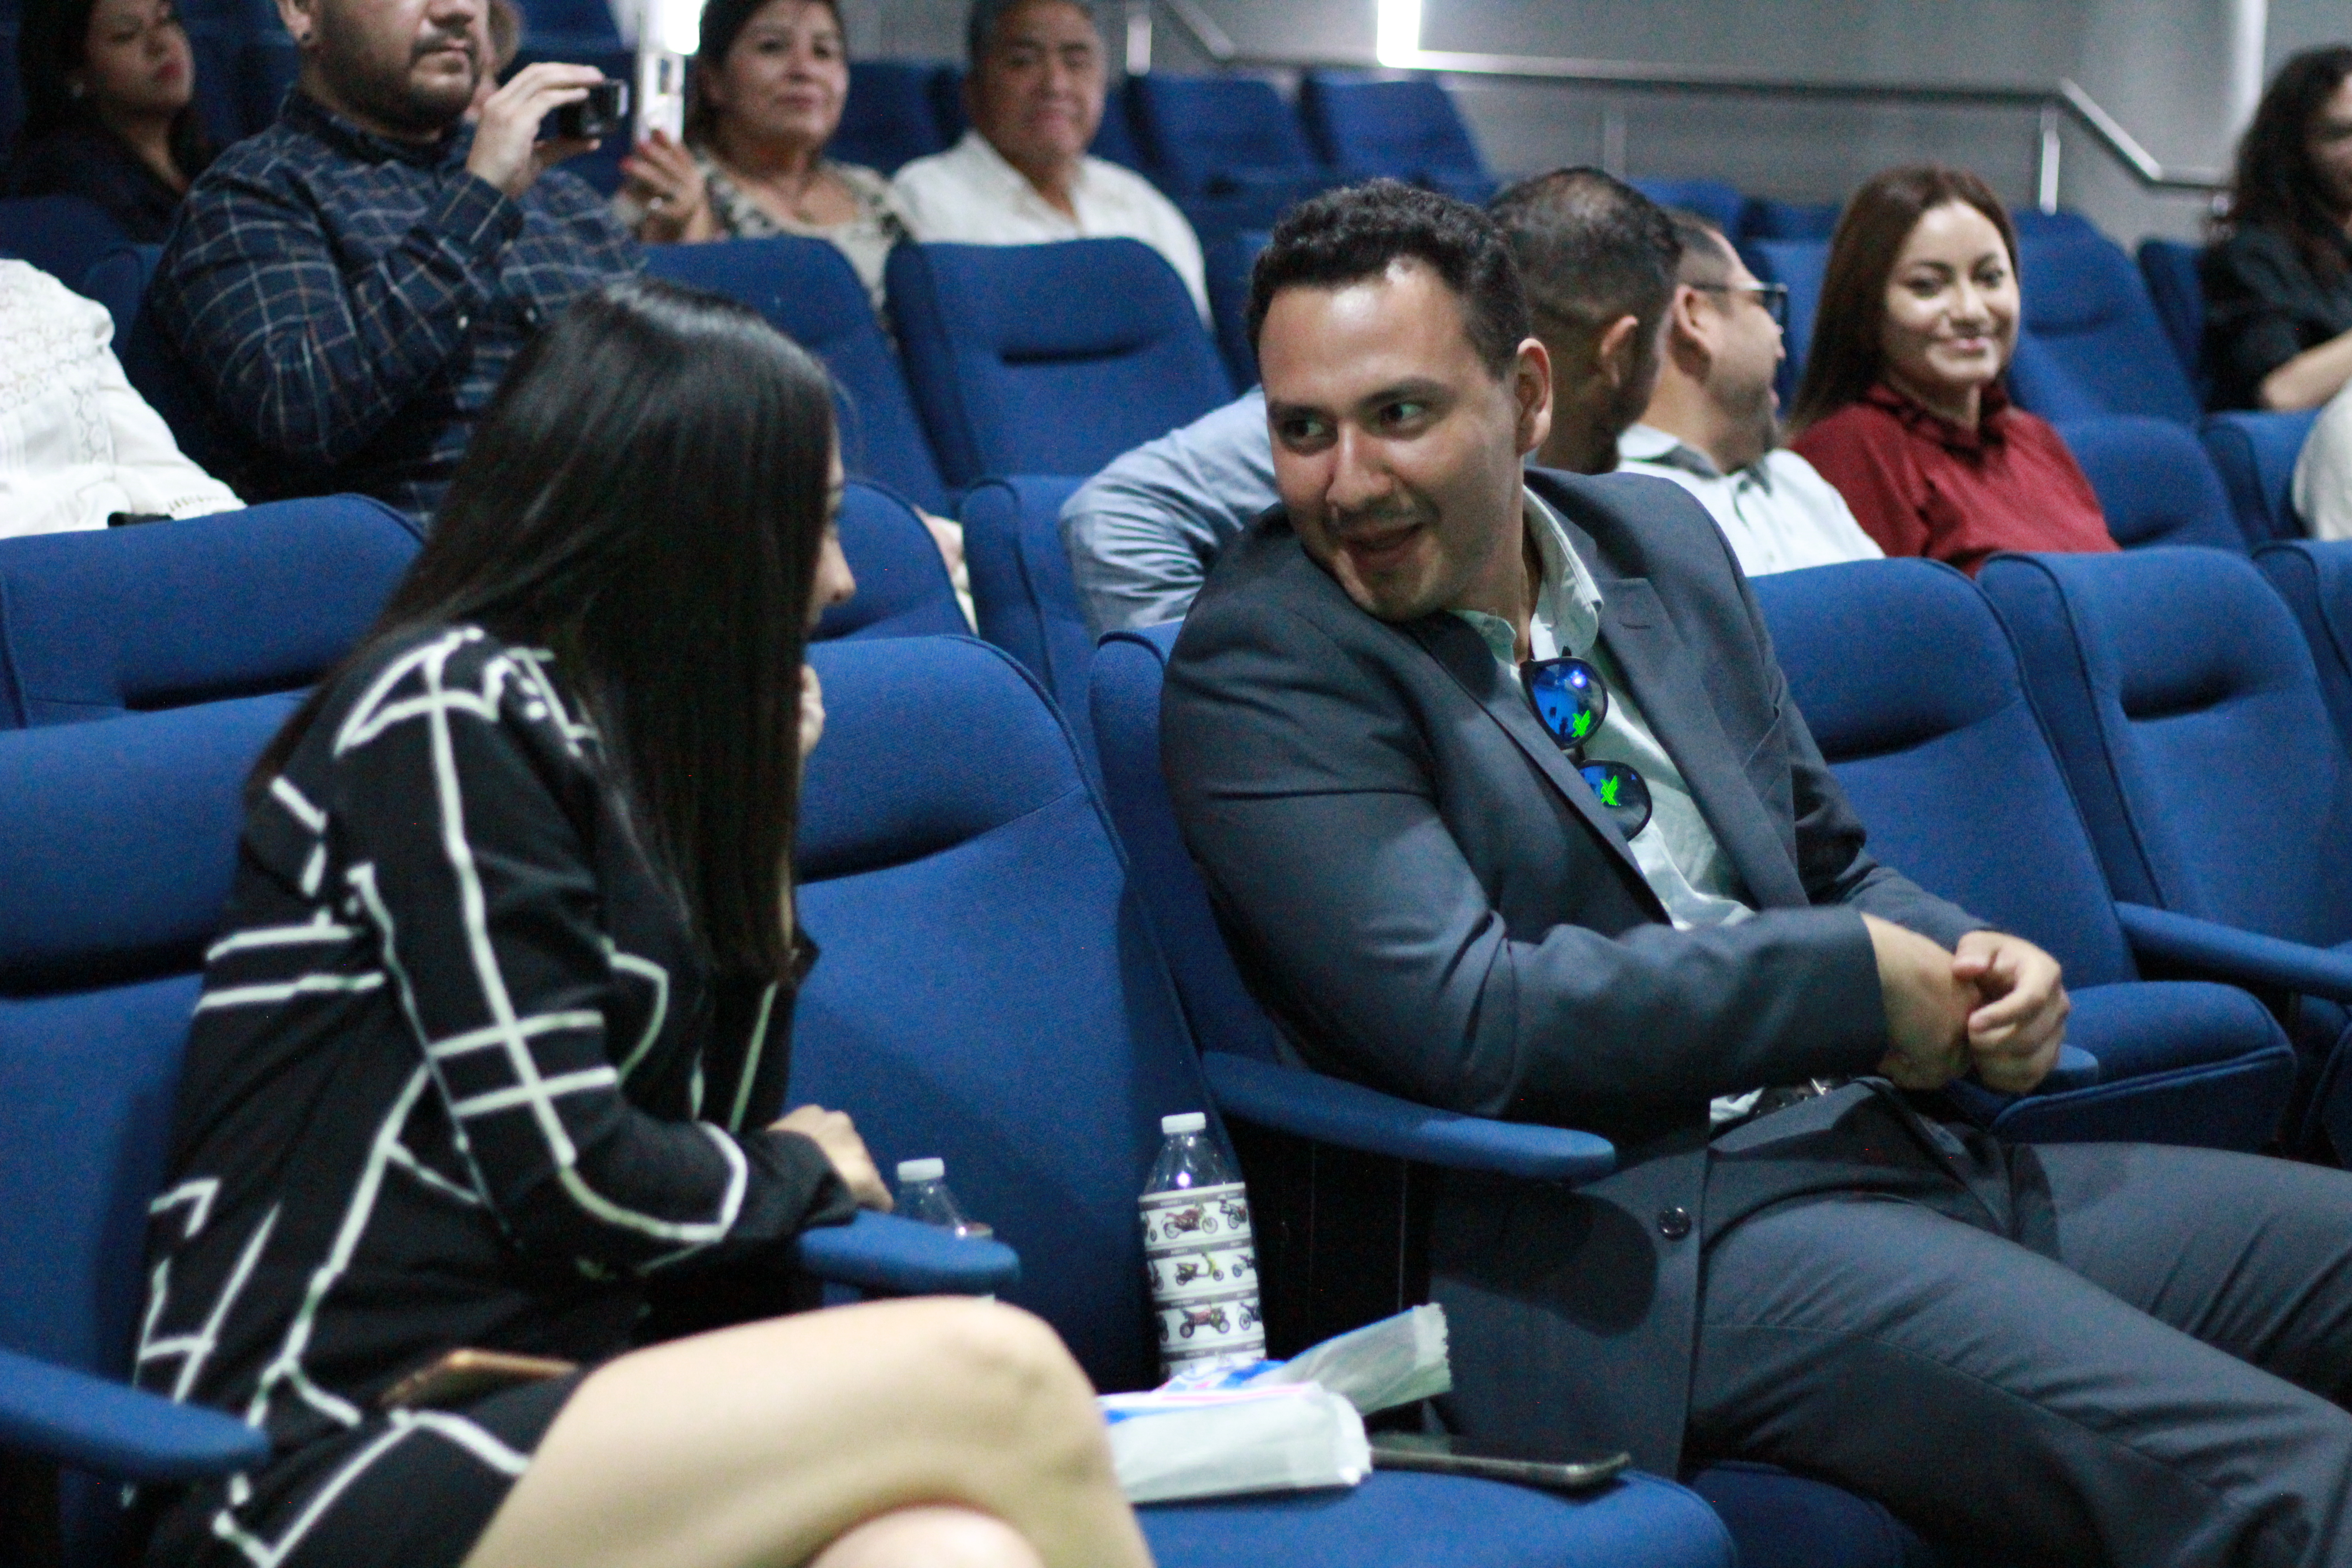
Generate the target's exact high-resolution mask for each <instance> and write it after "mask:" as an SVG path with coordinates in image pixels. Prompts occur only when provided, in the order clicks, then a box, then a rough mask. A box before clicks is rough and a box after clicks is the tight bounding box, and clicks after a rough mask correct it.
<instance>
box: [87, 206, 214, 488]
mask: <svg viewBox="0 0 2352 1568" xmlns="http://www.w3.org/2000/svg"><path fill="white" fill-rule="evenodd" d="M162 257H163V247H162V246H160V245H125V246H121V247H117V248H115V249H113V250H111V251H110V252H108V253H107V254H106V255H105V256H104V257H102V258H100V260H99V262H98V264H97V265H96V266H94V267H92V268H90V269H89V274H88V275H87V276H86V277H84V278H83V279H82V283H81V291H82V292H83V293H84V294H87V295H89V297H90V298H91V299H93V300H97V301H98V302H99V303H100V304H101V305H104V306H105V307H106V309H107V311H108V313H109V314H110V315H111V316H113V318H114V356H115V358H117V359H118V360H121V362H122V374H124V375H125V376H126V377H128V378H129V380H130V382H131V389H132V390H133V391H135V392H137V393H138V394H139V395H140V396H142V397H143V398H145V399H146V400H147V405H148V406H149V407H151V408H152V409H153V410H154V411H155V412H156V413H158V414H160V415H162V416H163V423H164V424H165V425H167V426H170V427H171V431H172V438H173V440H174V441H176V442H177V443H178V444H179V447H180V450H181V452H182V453H183V454H184V455H185V456H186V457H188V458H190V459H192V460H193V461H194V462H195V463H197V464H198V465H199V466H201V467H203V468H208V469H210V470H211V471H212V472H214V473H215V474H231V473H236V472H237V471H238V470H239V468H240V467H241V465H242V464H243V463H244V461H246V448H245V447H243V445H242V444H241V443H240V442H239V441H238V439H237V438H236V437H235V436H233V435H231V434H230V433H229V431H228V430H227V428H226V426H225V425H224V424H223V423H222V422H221V420H220V419H219V417H218V416H216V415H215V413H214V412H213V408H212V405H211V403H210V402H209V401H208V400H207V399H206V397H205V394H204V391H203V390H202V389H201V388H200V387H198V386H197V384H196V383H195V380H194V377H192V376H191V375H190V374H188V371H187V367H186V365H185V363H184V362H183V361H182V360H181V358H180V354H179V351H178V350H176V349H174V348H173V346H172V343H171V341H170V340H169V339H167V338H166V337H164V336H163V329H162V328H160V327H159V326H157V325H156V324H155V318H154V316H153V314H152V312H151V311H149V310H148V309H147V286H148V284H149V283H150V282H152V280H153V279H154V276H155V266H156V263H157V262H158V261H159V260H160V259H161V258H162Z"/></svg>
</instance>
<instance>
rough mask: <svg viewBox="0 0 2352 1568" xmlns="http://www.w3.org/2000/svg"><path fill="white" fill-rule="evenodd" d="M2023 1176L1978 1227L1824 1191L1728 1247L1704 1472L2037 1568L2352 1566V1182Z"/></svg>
mask: <svg viewBox="0 0 2352 1568" xmlns="http://www.w3.org/2000/svg"><path fill="white" fill-rule="evenodd" d="M2008 1166H2009V1169H2008V1171H2007V1172H2006V1173H2005V1177H2006V1179H2007V1180H2009V1181H2011V1183H2012V1184H2015V1185H2016V1186H2017V1188H2018V1190H2017V1191H2016V1192H2015V1194H2013V1195H2014V1198H2015V1200H2016V1201H2015V1202H2013V1203H2011V1204H2010V1205H2003V1204H2001V1203H2000V1202H1999V1201H1998V1200H1996V1201H1995V1202H1994V1203H1993V1204H1992V1205H1990V1209H1989V1210H1987V1211H1983V1212H1982V1217H1980V1218H1979V1220H1978V1221H1977V1222H1976V1223H1969V1220H1968V1219H1967V1218H1965V1217H1963V1216H1961V1215H1958V1214H1956V1213H1953V1212H1938V1207H1937V1205H1928V1204H1922V1203H1919V1202H1916V1201H1906V1200H1905V1199H1903V1198H1901V1197H1899V1196H1895V1195H1892V1194H1884V1193H1879V1194H1871V1193H1863V1194H1846V1195H1830V1194H1822V1195H1815V1196H1810V1197H1805V1198H1801V1199H1798V1200H1796V1201H1794V1202H1788V1203H1783V1204H1780V1205H1777V1206H1770V1207H1766V1208H1763V1209H1761V1210H1759V1212H1756V1213H1754V1214H1752V1215H1749V1216H1748V1217H1746V1218H1744V1219H1742V1220H1740V1221H1739V1222H1738V1224H1736V1225H1732V1226H1729V1227H1728V1228H1727V1229H1726V1230H1725V1231H1724V1232H1723V1233H1722V1234H1720V1235H1718V1236H1715V1237H1712V1238H1711V1240H1710V1243H1709V1248H1708V1252H1707V1255H1706V1262H1705V1274H1704V1283H1703V1287H1702V1294H1701V1299H1700V1308H1699V1312H1700V1321H1699V1326H1698V1333H1697V1346H1696V1361H1695V1363H1694V1367H1693V1372H1692V1390H1691V1419H1690V1427H1689V1438H1690V1442H1689V1447H1688V1450H1687V1457H1688V1458H1689V1460H1690V1462H1692V1463H1693V1464H1699V1463H1704V1462H1706V1461H1707V1460H1708V1459H1710V1458H1717V1457H1722V1456H1738V1457H1743V1458H1756V1459H1766V1460H1770V1461H1773V1462H1776V1463H1779V1464H1782V1465H1786V1466H1788V1467H1789V1468H1791V1469H1796V1470H1801V1471H1803V1472H1806V1473H1809V1474H1812V1475H1816V1476H1821V1477H1823V1478H1826V1479H1830V1480H1832V1481H1835V1482H1838V1483H1840V1484H1842V1485H1843V1486H1846V1487H1848V1488H1850V1489H1853V1490H1854V1491H1858V1492H1862V1493H1864V1494H1866V1495H1868V1496H1871V1497H1875V1498H1878V1499H1881V1500H1884V1501H1885V1503H1886V1504H1887V1505H1888V1506H1889V1507H1891V1508H1893V1509H1894V1510H1895V1511H1896V1512H1897V1513H1899V1514H1901V1515H1903V1516H1904V1517H1905V1518H1906V1519H1907V1520H1909V1521H1912V1522H1913V1523H1914V1524H1915V1525H1916V1526H1917V1527H1918V1528H1919V1529H1920V1530H1922V1531H1924V1532H1926V1533H1927V1534H1930V1535H1931V1536H1935V1537H1937V1538H1939V1539H1942V1540H1946V1541H1949V1542H1955V1543H1958V1544H1963V1545H1966V1546H1969V1547H1973V1548H1978V1549H1980V1550H1982V1551H1984V1552H1986V1553H1987V1554H1988V1555H1992V1556H2000V1557H2006V1558H2010V1559H2013V1560H2019V1561H2026V1562H2047V1563H2066V1564H2089V1563H2103V1562H2104V1563H2117V1564H2147V1565H2149V1568H2155V1565H2157V1564H2164V1565H2168V1568H2188V1565H2191V1564H2205V1563H2212V1564H2221V1563H2230V1564H2263V1565H2269V1564H2288V1563H2352V1509H2347V1491H2352V1415H2347V1414H2346V1412H2345V1411H2344V1410H2343V1409H2342V1408H2340V1407H2339V1405H2338V1404H2337V1403H2335V1402H2337V1401H2341V1400H2343V1399H2344V1398H2345V1397H2346V1395H2347V1391H2352V1175H2347V1173H2344V1172H2341V1171H2333V1170H2322V1169H2318V1168H2315V1167H2313V1166H2308V1165H2298V1164H2293V1163H2287V1162H2284V1161H2280V1160H2273V1159H2264V1158H2261V1157H2258V1156H2253V1155H2243V1154H2231V1153H2222V1152H2214V1151H2210V1150H2202V1149H2175V1148H2159V1147H2155V1146H2151V1145H2145V1144H2072V1145H2063V1144H2062V1145H2043V1146H2041V1147H2038V1148H2034V1149H2030V1150H2025V1149H2020V1150H2013V1151H2011V1152H2010V1157H2009V1160H2008ZM2028 1188H2031V1189H2032V1190H2031V1191H2028V1190H2026V1189H2028ZM2045 1194H2046V1195H2045ZM2004 1207H2006V1208H2007V1209H2008V1210H2009V1211H2010V1212H2009V1213H2007V1214H2001V1215H1996V1214H1994V1213H1992V1212H1990V1211H1991V1210H2000V1209H2002V1208H2004ZM2004 1230H2008V1231H2011V1232H2013V1233H2016V1237H2017V1238H2015V1239H2012V1236H2011V1235H2004V1234H2003V1231H2004ZM2021 1242H2025V1243H2030V1245H2021Z"/></svg>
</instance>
